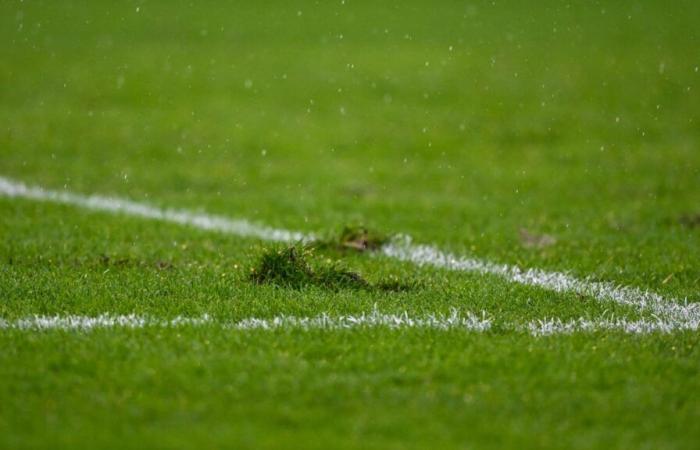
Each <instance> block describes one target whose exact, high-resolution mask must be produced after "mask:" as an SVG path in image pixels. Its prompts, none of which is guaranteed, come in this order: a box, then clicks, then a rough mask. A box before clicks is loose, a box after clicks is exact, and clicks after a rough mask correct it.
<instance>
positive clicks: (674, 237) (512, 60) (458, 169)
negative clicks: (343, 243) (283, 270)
mask: <svg viewBox="0 0 700 450" xmlns="http://www.w3.org/2000/svg"><path fill="white" fill-rule="evenodd" d="M698 19H700V6H699V5H698V3H697V2H691V1H682V2H677V3H674V6H673V7H669V5H668V4H667V3H666V2H659V1H638V2H633V1H621V2H612V1H610V2H589V1H573V2H566V3H565V2H558V1H542V2H537V4H528V3H523V2H508V1H506V2H481V1H476V2H460V1H444V2H439V3H434V2H421V1H403V2H368V1H353V0H347V1H341V0H338V1H333V2H314V1H299V2H291V3H290V2H283V1H279V2H278V1H269V2H265V3H257V2H220V1H201V2H184V1H150V0H149V1H138V2H133V1H130V2H112V1H91V2H87V1H65V2H48V1H2V2H1V3H0V38H1V39H2V44H0V121H1V122H2V124H3V126H2V130H1V132H0V169H1V172H2V175H4V176H10V177H14V178H17V179H21V180H24V181H27V182H31V183H37V184H41V185H44V186H47V187H52V188H62V187H66V188H68V189H71V190H76V191H80V192H85V193H92V192H98V193H105V194H115V195H126V196H130V197H132V198H135V199H137V200H142V199H148V200H149V201H152V202H154V203H157V204H162V205H170V206H182V207H193V208H205V209H206V210H208V211H211V212H215V213H222V214H228V215H232V216H241V217H247V218H250V219H253V220H260V221H262V222H264V223H266V224H270V225H274V226H284V227H289V228H293V229H303V230H313V231H315V230H328V229H337V228H338V227H340V226H341V225H343V224H346V223H365V224H368V225H370V226H372V227H375V228H377V229H379V230H381V231H384V232H388V233H393V232H406V233H410V234H412V235H414V236H415V237H416V238H417V239H418V240H420V241H423V242H436V243H438V244H440V245H443V246H445V247H447V248H450V249H453V250H455V251H459V252H469V253H472V254H474V255H475V256H478V257H487V258H491V259H493V260H496V261H501V262H508V263H515V264H522V265H526V266H538V267H545V268H551V269H558V270H571V271H573V272H574V273H576V274H578V275H581V276H587V275H591V274H593V275H594V276H595V277H598V278H601V279H609V280H612V281H615V282H620V283H630V284H635V285H639V286H642V287H648V288H653V289H655V290H659V291H662V292H666V293H670V294H674V295H679V296H682V297H684V296H690V297H691V298H695V299H697V292H698V289H699V288H700V270H698V269H699V268H700V252H699V251H697V250H698V249H700V231H699V230H698V228H692V227H687V226H683V225H681V224H680V219H681V217H683V216H687V215H693V214H698V213H700V189H698V187H699V186H700V148H698V142H700V140H699V138H700V123H699V122H698V120H699V119H698V117H699V114H698V113H700V98H699V97H698V92H699V91H700V73H698V66H700V55H699V54H698V51H697V48H698V44H699V42H698V38H699V37H700V31H699V30H698V27H697V22H698ZM521 229H526V230H528V231H529V232H531V233H535V234H549V235H552V236H553V237H555V238H556V241H557V243H556V244H555V245H554V246H551V247H548V248H544V249H532V248H526V246H523V245H522V242H521V240H520V238H519V232H520V230H521Z"/></svg>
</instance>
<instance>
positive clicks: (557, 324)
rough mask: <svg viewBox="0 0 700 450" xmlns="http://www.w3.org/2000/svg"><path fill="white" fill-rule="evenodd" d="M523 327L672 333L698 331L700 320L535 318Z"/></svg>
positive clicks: (540, 332) (543, 331)
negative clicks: (680, 321) (679, 321)
mask: <svg viewBox="0 0 700 450" xmlns="http://www.w3.org/2000/svg"><path fill="white" fill-rule="evenodd" d="M525 329H526V330H527V331H528V332H529V333H530V334H531V335H533V336H550V335H555V334H572V333H592V332H596V331H622V332H625V333H629V334H649V333H672V332H676V331H686V330H687V331H698V329H700V321H698V320H689V321H686V322H683V323H680V324H679V323H678V322H669V321H664V320H659V319H656V320H644V319H642V320H626V319H614V320H611V319H599V320H589V319H584V318H580V319H577V320H569V321H562V320H560V319H543V320H536V321H533V322H530V323H528V324H527V326H526V327H525Z"/></svg>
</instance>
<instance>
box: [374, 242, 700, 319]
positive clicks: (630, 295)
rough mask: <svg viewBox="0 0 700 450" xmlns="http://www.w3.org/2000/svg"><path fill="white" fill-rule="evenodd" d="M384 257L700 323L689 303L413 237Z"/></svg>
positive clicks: (388, 248) (699, 310)
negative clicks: (452, 250) (441, 246)
mask: <svg viewBox="0 0 700 450" xmlns="http://www.w3.org/2000/svg"><path fill="white" fill-rule="evenodd" d="M382 252H383V253H384V255H386V256H389V257H391V258H394V259H398V260H400V261H408V262H412V263H414V264H416V265H418V266H425V265H427V266H433V267H440V268H445V269H450V270H458V271H463V272H475V273H480V274H488V275H496V276H499V277H501V278H503V279H506V280H508V281H510V282H513V283H518V284H524V285H529V286H538V287H541V288H543V289H547V290H550V291H555V292H575V293H578V294H581V295H589V296H592V297H593V298H596V299H598V300H601V301H605V300H612V301H614V302H616V303H619V304H622V305H627V306H632V307H635V308H637V309H640V310H646V311H650V312H652V313H653V314H655V315H656V316H659V317H661V318H663V319H664V320H666V321H670V322H678V323H679V324H680V323H685V322H688V321H691V322H692V321H697V320H700V304H698V303H688V301H687V300H684V301H682V302H681V301H678V300H676V299H668V298H664V297H662V296H661V295H659V294H655V293H653V292H649V291H644V290H642V289H639V288H634V287H627V286H616V285H614V284H613V283H608V282H601V281H590V280H582V279H579V278H575V277H573V276H571V275H569V274H566V273H562V272H547V271H544V270H541V269H521V268H520V267H517V266H509V265H506V264H495V263H492V262H488V261H482V260H478V259H474V258H466V257H462V256H457V255H454V254H451V253H447V252H443V251H441V250H438V249H437V248H435V247H432V246H429V245H414V244H412V243H411V239H410V237H407V236H403V237H401V238H400V239H397V240H396V241H395V243H392V244H389V245H385V246H384V247H383V248H382Z"/></svg>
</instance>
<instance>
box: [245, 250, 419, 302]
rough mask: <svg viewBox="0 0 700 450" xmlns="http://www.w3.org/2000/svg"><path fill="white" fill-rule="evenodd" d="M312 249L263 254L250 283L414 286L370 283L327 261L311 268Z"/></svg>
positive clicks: (337, 287) (392, 289)
mask: <svg viewBox="0 0 700 450" xmlns="http://www.w3.org/2000/svg"><path fill="white" fill-rule="evenodd" d="M313 253H314V247H302V246H290V247H286V248H281V249H279V248H273V249H266V250H265V251H263V253H262V255H261V256H260V259H259V260H258V262H257V264H256V265H255V267H253V268H252V269H251V271H250V280H251V281H252V282H254V283H256V284H272V285H275V286H279V287H284V288H292V289H299V288H302V287H306V286H318V287H321V288H324V289H330V290H340V289H361V290H366V291H380V292H403V291H407V290H410V289H411V288H412V287H413V285H412V284H405V283H401V282H400V281H399V280H398V279H396V278H390V279H389V280H385V281H381V282H379V283H376V284H372V283H370V282H369V281H367V280H366V279H365V278H364V277H363V276H362V275H360V274H359V273H357V272H354V271H352V270H349V269H347V268H345V267H343V265H342V264H341V263H339V262H337V261H336V262H331V261H326V262H323V263H318V264H315V265H313V266H312V265H311V264H310V263H309V262H308V261H309V260H311V259H312V257H313Z"/></svg>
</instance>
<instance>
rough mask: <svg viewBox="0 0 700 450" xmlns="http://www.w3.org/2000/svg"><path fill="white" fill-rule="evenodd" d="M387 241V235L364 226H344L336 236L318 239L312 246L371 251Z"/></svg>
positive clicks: (326, 248) (339, 249)
mask: <svg viewBox="0 0 700 450" xmlns="http://www.w3.org/2000/svg"><path fill="white" fill-rule="evenodd" d="M387 242H389V236H387V235H385V234H382V233H378V232H376V231H373V230H370V229H368V228H366V227H364V226H345V227H343V229H342V230H341V232H340V234H339V235H338V236H333V237H329V238H327V239H323V240H318V241H317V242H315V243H314V247H316V248H318V249H320V250H335V251H357V252H367V251H369V252H371V251H376V250H379V249H380V248H381V247H382V246H383V245H384V244H386V243H387Z"/></svg>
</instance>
